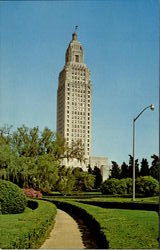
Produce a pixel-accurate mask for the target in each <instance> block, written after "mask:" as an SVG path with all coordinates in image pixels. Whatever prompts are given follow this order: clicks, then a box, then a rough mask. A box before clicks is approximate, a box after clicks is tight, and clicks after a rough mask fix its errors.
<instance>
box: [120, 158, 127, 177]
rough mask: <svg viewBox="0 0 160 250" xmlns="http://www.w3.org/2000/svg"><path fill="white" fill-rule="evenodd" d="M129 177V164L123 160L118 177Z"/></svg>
mask: <svg viewBox="0 0 160 250" xmlns="http://www.w3.org/2000/svg"><path fill="white" fill-rule="evenodd" d="M128 177H129V166H128V165H127V164H126V163H125V162H123V163H122V165H121V174H120V178H121V179H123V178H128Z"/></svg>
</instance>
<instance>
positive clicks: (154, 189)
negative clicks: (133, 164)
mask: <svg viewBox="0 0 160 250" xmlns="http://www.w3.org/2000/svg"><path fill="white" fill-rule="evenodd" d="M158 188H159V184H158V181H157V180H156V179H154V178H153V177H152V176H140V177H138V178H137V179H136V193H139V194H143V195H145V196H153V195H156V194H158Z"/></svg>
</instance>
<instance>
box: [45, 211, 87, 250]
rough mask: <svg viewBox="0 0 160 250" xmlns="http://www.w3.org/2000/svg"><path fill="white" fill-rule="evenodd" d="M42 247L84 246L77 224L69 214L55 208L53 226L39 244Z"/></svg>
mask: <svg viewBox="0 0 160 250" xmlns="http://www.w3.org/2000/svg"><path fill="white" fill-rule="evenodd" d="M44 248H45V249H46V248H65V249H66V248H74V249H76V248H83V249H84V248H85V246H84V244H83V241H82V234H81V232H80V230H79V228H78V224H77V223H76V221H75V220H74V219H73V218H72V217H71V216H70V215H69V214H67V213H66V212H64V211H62V210H60V209H57V215H56V218H55V225H54V228H53V230H52V231H51V233H50V236H49V238H48V239H47V240H46V241H45V242H44V244H43V245H42V246H41V249H44Z"/></svg>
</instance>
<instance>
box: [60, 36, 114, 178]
mask: <svg viewBox="0 0 160 250" xmlns="http://www.w3.org/2000/svg"><path fill="white" fill-rule="evenodd" d="M91 106H92V84H91V79H90V71H89V69H88V68H87V66H86V65H85V64H84V54H83V48H82V45H81V44H80V42H79V41H78V40H77V34H76V33H73V34H72V40H71V42H70V43H69V46H68V48H67V50H66V55H65V65H64V67H63V69H62V71H61V72H60V74H59V81H58V91H57V133H59V134H60V135H61V136H62V137H63V138H65V139H66V141H67V142H68V144H69V145H71V143H72V142H76V141H77V140H80V141H81V142H82V145H83V147H84V151H85V159H86V161H85V163H82V162H79V161H78V160H77V159H73V160H69V161H68V160H67V159H63V160H62V162H61V164H62V165H65V166H67V167H81V168H83V170H84V171H87V170H88V169H87V166H88V165H89V164H90V166H91V167H92V168H94V167H95V166H97V167H99V168H100V169H101V173H102V176H103V180H106V179H107V178H108V176H109V169H110V168H109V164H108V159H107V158H106V157H91V156H90V153H91V118H92V117H91Z"/></svg>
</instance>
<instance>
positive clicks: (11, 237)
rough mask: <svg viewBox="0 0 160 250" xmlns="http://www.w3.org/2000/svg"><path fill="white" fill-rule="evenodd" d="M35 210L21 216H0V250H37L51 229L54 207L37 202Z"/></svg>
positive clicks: (54, 212)
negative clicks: (31, 249)
mask: <svg viewBox="0 0 160 250" xmlns="http://www.w3.org/2000/svg"><path fill="white" fill-rule="evenodd" d="M38 203H39V206H38V208H37V209H35V210H32V209H30V208H28V207H27V208H26V209H25V211H24V212H23V213H21V214H5V215H3V214H1V215H0V224H1V228H0V235H1V237H0V248H8V249H9V248H21V249H22V248H26V249H27V248H38V247H39V246H40V245H41V244H42V242H43V241H44V240H45V238H46V236H47V234H48V233H49V231H50V230H51V229H52V227H53V222H54V217H55V215H56V207H55V206H54V205H53V204H51V203H50V202H45V201H38Z"/></svg>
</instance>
